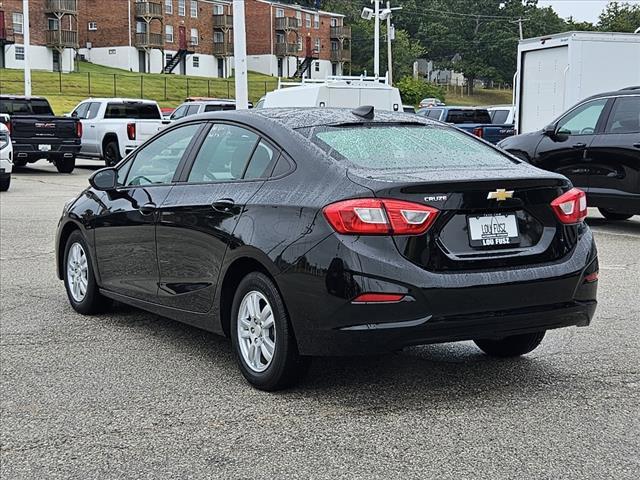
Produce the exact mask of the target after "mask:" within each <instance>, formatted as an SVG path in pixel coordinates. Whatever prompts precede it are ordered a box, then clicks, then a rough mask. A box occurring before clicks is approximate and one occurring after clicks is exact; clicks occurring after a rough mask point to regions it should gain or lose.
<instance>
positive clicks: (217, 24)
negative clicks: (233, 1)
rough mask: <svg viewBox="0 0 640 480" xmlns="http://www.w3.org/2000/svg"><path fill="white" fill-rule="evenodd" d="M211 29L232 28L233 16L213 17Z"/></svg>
mask: <svg viewBox="0 0 640 480" xmlns="http://www.w3.org/2000/svg"><path fill="white" fill-rule="evenodd" d="M213 28H222V29H229V28H233V16H232V15H214V16H213Z"/></svg>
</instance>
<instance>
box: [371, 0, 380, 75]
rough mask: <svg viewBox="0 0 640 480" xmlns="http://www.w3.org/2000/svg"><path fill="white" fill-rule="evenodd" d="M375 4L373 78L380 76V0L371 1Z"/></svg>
mask: <svg viewBox="0 0 640 480" xmlns="http://www.w3.org/2000/svg"><path fill="white" fill-rule="evenodd" d="M371 1H372V2H374V3H375V7H374V9H373V12H374V13H373V14H374V21H375V26H374V28H373V76H374V77H379V76H380V0H371Z"/></svg>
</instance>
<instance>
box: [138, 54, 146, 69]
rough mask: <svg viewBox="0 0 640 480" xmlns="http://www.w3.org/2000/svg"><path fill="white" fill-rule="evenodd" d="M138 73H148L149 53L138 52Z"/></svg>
mask: <svg viewBox="0 0 640 480" xmlns="http://www.w3.org/2000/svg"><path fill="white" fill-rule="evenodd" d="M138 71H139V72H140V73H147V53H146V52H145V51H144V50H138Z"/></svg>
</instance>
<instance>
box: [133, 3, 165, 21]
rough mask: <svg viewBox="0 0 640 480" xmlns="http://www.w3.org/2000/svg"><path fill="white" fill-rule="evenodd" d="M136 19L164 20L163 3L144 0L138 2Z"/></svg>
mask: <svg viewBox="0 0 640 480" xmlns="http://www.w3.org/2000/svg"><path fill="white" fill-rule="evenodd" d="M136 17H143V18H163V17H162V3H161V2H152V1H144V0H138V1H136Z"/></svg>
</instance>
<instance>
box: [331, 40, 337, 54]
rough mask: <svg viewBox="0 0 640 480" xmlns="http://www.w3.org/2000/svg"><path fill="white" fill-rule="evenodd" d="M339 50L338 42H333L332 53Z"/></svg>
mask: <svg viewBox="0 0 640 480" xmlns="http://www.w3.org/2000/svg"><path fill="white" fill-rule="evenodd" d="M338 50H339V48H338V42H336V41H335V40H332V41H331V51H332V52H337V51H338Z"/></svg>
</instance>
